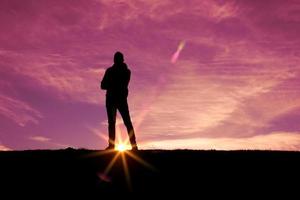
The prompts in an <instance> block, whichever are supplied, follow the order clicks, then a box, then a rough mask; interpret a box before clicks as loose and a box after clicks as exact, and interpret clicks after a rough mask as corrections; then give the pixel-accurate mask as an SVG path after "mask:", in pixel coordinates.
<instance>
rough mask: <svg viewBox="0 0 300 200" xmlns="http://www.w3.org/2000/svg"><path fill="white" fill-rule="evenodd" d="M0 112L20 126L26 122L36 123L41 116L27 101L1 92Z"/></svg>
mask: <svg viewBox="0 0 300 200" xmlns="http://www.w3.org/2000/svg"><path fill="white" fill-rule="evenodd" d="M0 113H1V114H2V115H3V116H5V117H7V118H9V119H11V120H13V121H15V122H16V123H17V124H18V125H20V126H25V125H26V124H27V123H28V122H32V123H35V124H38V121H39V119H40V118H42V117H43V115H42V114H41V113H40V112H39V111H38V110H35V109H34V108H32V107H31V106H30V105H28V104H27V103H25V102H23V101H20V100H17V99H14V98H11V97H9V96H5V95H2V94H0Z"/></svg>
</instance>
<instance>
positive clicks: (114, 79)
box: [101, 52, 138, 150]
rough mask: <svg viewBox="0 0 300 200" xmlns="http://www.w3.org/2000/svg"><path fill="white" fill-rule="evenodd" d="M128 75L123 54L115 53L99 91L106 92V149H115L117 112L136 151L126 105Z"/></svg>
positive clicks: (128, 71)
mask: <svg viewBox="0 0 300 200" xmlns="http://www.w3.org/2000/svg"><path fill="white" fill-rule="evenodd" d="M130 74H131V72H130V70H129V69H128V67H127V65H126V63H124V57H123V54H122V53H121V52H116V53H115V55H114V64H113V66H112V67H109V68H108V69H107V70H106V71H105V74H104V77H103V79H102V81H101V89H103V90H106V111H107V117H108V133H109V141H108V143H109V145H108V147H107V148H106V149H114V148H115V137H116V126H115V125H116V114H117V110H119V112H120V114H121V116H122V118H123V122H124V124H125V126H126V128H127V132H128V136H129V141H130V143H131V146H132V150H137V149H138V147H137V144H136V139H135V133H134V129H133V126H132V123H131V119H130V115H129V109H128V103H127V96H128V84H129V81H130Z"/></svg>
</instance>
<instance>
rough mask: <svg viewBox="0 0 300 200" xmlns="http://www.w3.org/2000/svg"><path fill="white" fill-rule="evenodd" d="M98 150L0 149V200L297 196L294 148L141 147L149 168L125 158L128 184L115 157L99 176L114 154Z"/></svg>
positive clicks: (298, 166) (298, 158)
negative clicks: (244, 149) (172, 149)
mask: <svg viewBox="0 0 300 200" xmlns="http://www.w3.org/2000/svg"><path fill="white" fill-rule="evenodd" d="M101 152H102V153H103V151H92V150H74V149H67V150H54V151H48V150H35V151H18V152H16V151H12V152H0V184H1V185H0V195H1V196H0V199H1V197H3V196H6V195H9V197H15V196H21V197H23V198H24V199H27V197H31V198H32V197H35V198H39V197H41V198H40V199H44V198H45V197H55V198H59V199H60V197H64V196H67V197H70V198H71V197H85V198H84V199H91V198H96V199H101V197H104V196H106V195H110V196H120V195H124V196H128V195H133V196H134V195H137V196H139V195H140V194H141V193H142V194H143V196H139V197H155V196H158V195H171V196H174V195H177V194H178V195H179V194H181V195H182V194H184V195H193V196H194V197H202V196H204V195H205V196H207V195H208V196H211V197H214V196H221V197H233V196H234V197H239V195H241V196H240V197H241V199H244V198H246V197H253V198H259V197H262V196H261V195H264V196H265V197H270V196H276V195H278V197H279V195H281V196H282V197H287V196H291V195H294V194H296V195H297V196H298V194H300V184H299V183H300V152H280V151H192V150H174V151H163V150H142V151H139V152H137V153H135V155H137V156H138V157H140V158H142V159H143V160H144V161H146V162H147V163H149V164H151V165H152V166H153V167H154V168H155V169H150V168H148V167H146V166H144V165H142V164H141V163H139V162H137V161H136V160H134V159H132V158H131V157H129V156H126V157H127V161H128V168H129V172H130V179H131V180H130V183H131V184H128V182H127V179H126V177H125V175H124V169H123V163H122V159H121V157H119V158H118V159H117V161H116V163H115V164H114V165H113V167H112V169H111V171H110V172H109V173H108V176H107V177H105V176H104V175H103V172H104V171H105V168H106V166H107V165H108V163H109V162H110V160H111V159H112V158H113V156H114V155H115V154H116V153H110V154H105V155H100V154H101ZM95 153H96V155H95ZM101 174H102V175H101ZM100 177H102V179H101V178H100ZM130 185H131V186H130ZM98 197H99V198H98ZM298 197H299V196H298ZM5 199H6V198H5ZM196 199H198V198H196ZM285 199H286V198H285ZM296 199H297V198H296Z"/></svg>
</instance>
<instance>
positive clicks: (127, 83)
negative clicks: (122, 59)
mask: <svg viewBox="0 0 300 200" xmlns="http://www.w3.org/2000/svg"><path fill="white" fill-rule="evenodd" d="M130 76H131V71H130V70H129V69H128V72H127V76H126V79H125V85H126V87H128V85H129V81H130Z"/></svg>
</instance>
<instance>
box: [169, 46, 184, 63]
mask: <svg viewBox="0 0 300 200" xmlns="http://www.w3.org/2000/svg"><path fill="white" fill-rule="evenodd" d="M184 46H185V41H181V42H180V43H179V45H178V47H177V50H176V52H175V53H174V54H173V56H172V58H171V63H176V61H177V60H178V57H179V54H180V52H181V51H182V49H183V47H184Z"/></svg>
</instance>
